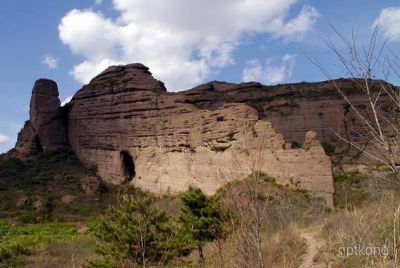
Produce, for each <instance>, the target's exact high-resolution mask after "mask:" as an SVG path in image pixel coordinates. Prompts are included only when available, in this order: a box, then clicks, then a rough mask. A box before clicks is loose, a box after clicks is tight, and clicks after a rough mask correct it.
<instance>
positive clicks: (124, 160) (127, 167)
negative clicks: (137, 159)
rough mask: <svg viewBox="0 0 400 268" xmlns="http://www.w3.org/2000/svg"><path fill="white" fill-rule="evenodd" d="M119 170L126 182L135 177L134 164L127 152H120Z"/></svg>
mask: <svg viewBox="0 0 400 268" xmlns="http://www.w3.org/2000/svg"><path fill="white" fill-rule="evenodd" d="M120 157H121V169H122V172H123V174H124V177H125V181H126V182H130V181H132V179H133V178H134V177H135V175H136V170H135V163H134V161H133V157H132V156H131V154H130V153H129V152H128V151H121V153H120Z"/></svg>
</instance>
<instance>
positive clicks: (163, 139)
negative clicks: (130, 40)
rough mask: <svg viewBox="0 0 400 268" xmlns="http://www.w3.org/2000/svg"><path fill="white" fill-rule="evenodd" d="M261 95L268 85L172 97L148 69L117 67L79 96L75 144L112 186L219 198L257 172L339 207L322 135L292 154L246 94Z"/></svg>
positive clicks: (71, 133)
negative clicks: (229, 185)
mask: <svg viewBox="0 0 400 268" xmlns="http://www.w3.org/2000/svg"><path fill="white" fill-rule="evenodd" d="M254 88H256V89H257V90H259V89H260V90H261V88H262V86H261V85H260V84H257V83H246V84H240V85H234V84H226V83H218V82H214V83H210V84H206V85H203V86H200V87H198V88H195V89H193V90H190V91H186V92H181V93H166V91H165V88H164V87H163V85H162V83H160V82H159V81H157V80H155V79H154V78H153V77H152V76H151V74H150V73H149V72H148V69H147V68H144V67H143V66H142V65H136V64H133V65H128V66H125V67H123V66H121V67H110V68H109V69H107V70H106V71H105V72H103V73H102V74H100V75H99V76H97V77H95V78H94V79H93V80H92V82H91V83H90V84H89V85H86V86H84V87H83V88H82V89H81V90H79V91H78V92H77V93H76V94H75V96H74V97H73V99H72V102H71V104H70V110H69V113H68V140H69V143H70V146H71V147H72V148H73V150H74V151H75V152H76V154H77V156H78V157H79V159H80V160H81V161H82V162H83V163H85V164H86V165H88V166H96V167H97V171H98V175H99V176H100V177H101V178H103V179H104V180H106V181H109V182H113V183H133V184H135V185H137V186H139V187H142V188H144V189H147V190H150V191H152V192H153V193H156V194H162V193H166V192H178V191H182V190H185V189H187V188H188V187H189V186H190V185H193V186H197V187H200V188H201V189H202V190H203V191H205V192H206V193H208V194H212V193H214V192H215V191H216V190H217V189H218V188H219V187H221V186H222V185H223V184H224V183H226V182H228V181H231V180H233V179H240V178H243V177H245V176H247V175H248V174H249V173H251V171H252V170H254V169H257V170H261V171H264V172H266V173H268V174H270V175H272V176H275V177H276V178H277V179H278V181H279V182H281V183H282V184H288V185H289V184H290V183H291V182H295V183H296V185H297V186H298V187H304V188H306V189H309V190H311V191H312V192H314V193H316V194H317V195H319V196H323V197H324V198H326V199H327V201H328V203H329V205H332V196H333V192H334V189H333V184H332V173H331V161H330V159H329V157H328V156H326V155H325V153H324V151H323V149H322V147H321V146H320V144H319V142H318V140H317V139H316V134H313V135H311V134H309V135H308V136H310V137H309V139H310V141H309V143H307V144H308V147H307V148H296V149H292V148H290V146H289V145H287V144H286V142H285V140H284V138H283V136H282V135H280V134H278V133H277V132H276V131H275V130H274V128H273V126H272V125H271V123H269V122H267V121H264V120H263V121H262V120H260V117H262V114H261V113H260V112H259V111H258V109H257V107H256V106H254V105H249V103H247V101H246V100H247V99H248V100H251V94H250V93H248V94H250V95H249V96H248V97H246V98H245V97H243V96H242V95H241V94H242V92H247V91H250V90H253V89H254ZM262 90H264V91H265V89H262ZM232 94H236V95H238V96H241V97H240V98H241V99H240V98H239V97H235V95H232ZM235 98H237V100H236V99H235ZM306 132H307V131H303V138H302V139H303V140H304V136H305V134H306ZM257 163H260V164H259V165H257Z"/></svg>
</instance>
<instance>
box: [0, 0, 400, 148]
mask: <svg viewBox="0 0 400 268" xmlns="http://www.w3.org/2000/svg"><path fill="white" fill-rule="evenodd" d="M378 18H379V21H380V23H381V24H382V25H381V29H382V33H383V34H384V35H389V37H390V38H389V42H388V45H389V47H391V48H392V49H393V50H394V51H395V52H399V49H398V48H397V47H398V45H399V42H400V29H398V28H400V27H398V25H400V3H399V1H398V0H380V1H376V0H352V1H349V0H347V1H346V0H336V1H326V0H325V1H321V0H202V1H199V0H102V1H101V0H79V1H78V0H68V1H67V0H64V1H62V0H60V1H48V0H35V1H3V3H2V8H1V10H0V36H1V42H0V59H1V63H2V68H1V71H0V93H1V98H0V152H5V151H7V150H8V149H10V148H12V147H13V145H14V143H15V140H16V136H17V133H18V132H19V130H20V129H21V127H22V125H23V122H24V121H25V120H27V119H28V118H29V115H28V109H29V108H28V107H29V100H30V95H31V90H32V86H33V83H34V81H35V80H36V79H38V78H50V79H53V80H55V81H56V82H57V83H58V86H59V91H60V98H61V100H64V99H66V98H68V97H70V96H72V95H73V94H74V93H75V92H76V91H77V90H78V89H79V88H80V87H81V86H82V84H84V83H87V82H88V81H89V80H90V78H91V77H93V76H94V75H95V74H97V73H99V72H100V71H101V70H102V69H104V68H105V67H106V66H108V65H110V64H124V63H130V62H142V63H144V64H145V65H147V66H149V67H150V68H151V71H152V72H153V74H154V76H155V77H156V78H158V79H160V80H162V81H164V82H165V83H166V85H167V87H168V88H169V90H171V91H172V90H181V89H188V88H191V87H192V86H195V85H197V84H199V83H202V82H207V81H211V80H223V81H229V82H242V81H248V80H256V81H260V82H262V83H264V84H276V83H283V82H299V81H318V80H323V79H324V78H325V77H324V76H323V75H322V74H321V72H320V71H319V70H318V68H316V67H315V66H314V65H313V64H312V63H310V62H309V60H308V59H307V57H306V56H305V55H309V56H313V57H316V58H318V59H319V60H320V61H321V62H322V63H323V64H324V65H326V66H327V67H328V68H329V69H330V71H331V72H332V73H333V75H334V76H335V77H341V76H345V75H346V74H345V73H344V72H343V71H342V70H341V69H339V68H336V67H335V60H334V58H333V56H332V53H331V51H330V50H329V49H328V48H327V47H326V45H325V43H324V40H326V39H328V38H331V39H333V40H336V39H337V37H336V36H335V34H334V33H333V31H332V29H331V27H330V25H329V24H333V25H334V26H335V27H336V28H337V29H338V30H339V31H341V32H342V33H344V34H345V35H349V34H350V33H351V30H352V29H357V30H358V37H359V38H358V40H359V42H360V43H363V42H367V41H368V38H369V36H370V34H371V31H372V25H373V24H374V22H375V21H376V20H377V19H378ZM393 82H396V83H397V81H395V80H394V81H393Z"/></svg>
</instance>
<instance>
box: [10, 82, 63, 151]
mask: <svg viewBox="0 0 400 268" xmlns="http://www.w3.org/2000/svg"><path fill="white" fill-rule="evenodd" d="M58 96H59V93H58V88H57V84H56V83H55V82H54V81H51V80H48V79H39V80H37V81H36V82H35V85H34V87H33V90H32V98H31V103H30V110H29V116H30V120H29V121H26V122H25V125H24V127H23V129H22V130H21V132H20V133H19V134H18V140H17V144H16V146H15V150H14V152H13V153H14V154H15V155H16V156H27V155H34V154H37V153H39V152H43V151H49V150H54V149H57V148H59V147H61V146H66V145H67V144H68V142H67V135H66V134H67V132H66V125H65V122H64V119H63V112H62V109H61V107H60V106H61V105H60V99H59V97H58Z"/></svg>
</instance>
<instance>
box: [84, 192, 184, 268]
mask: <svg viewBox="0 0 400 268" xmlns="http://www.w3.org/2000/svg"><path fill="white" fill-rule="evenodd" d="M153 203H154V198H153V197H151V196H150V195H148V194H143V195H140V196H133V195H124V196H122V198H121V200H120V201H119V203H118V204H117V205H116V206H113V207H110V208H109V209H108V210H107V211H106V213H105V215H104V216H102V217H101V218H99V219H98V220H92V221H91V224H90V225H91V233H92V234H94V235H95V237H96V238H97V239H98V247H97V252H98V253H99V254H100V255H101V256H102V257H101V258H98V259H95V260H89V261H88V263H87V264H86V267H116V266H118V267H119V266H124V265H128V264H130V265H132V264H136V265H143V266H145V265H160V264H163V263H168V262H169V261H171V260H172V259H174V258H175V257H177V256H180V255H184V254H188V253H189V252H190V250H189V251H188V250H187V247H185V243H186V242H185V239H184V238H185V237H184V236H182V235H180V234H178V233H177V229H176V226H175V225H174V223H173V221H172V220H171V218H170V217H169V216H168V215H167V214H166V213H165V212H164V211H162V210H159V209H157V208H155V207H154V206H153Z"/></svg>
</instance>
